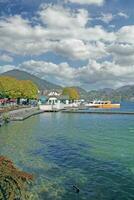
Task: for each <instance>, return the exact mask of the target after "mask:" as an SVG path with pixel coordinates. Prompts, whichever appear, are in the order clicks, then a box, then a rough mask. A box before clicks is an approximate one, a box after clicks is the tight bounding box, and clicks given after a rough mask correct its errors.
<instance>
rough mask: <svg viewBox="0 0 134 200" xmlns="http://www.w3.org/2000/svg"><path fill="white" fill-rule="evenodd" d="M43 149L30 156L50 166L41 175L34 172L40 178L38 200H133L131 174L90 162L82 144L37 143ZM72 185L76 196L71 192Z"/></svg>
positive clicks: (120, 166)
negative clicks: (77, 191)
mask: <svg viewBox="0 0 134 200" xmlns="http://www.w3.org/2000/svg"><path fill="white" fill-rule="evenodd" d="M40 142H41V143H42V144H45V145H46V146H47V151H46V148H45V149H44V148H43V147H42V148H40V149H38V150H36V151H33V152H31V153H32V155H33V156H35V157H36V156H37V157H38V156H41V157H42V159H43V160H44V162H52V163H53V165H52V167H50V168H49V169H47V170H45V169H44V171H42V172H41V171H38V169H35V171H36V172H35V173H37V172H38V173H39V176H40V175H41V174H42V175H41V176H42V178H40V179H39V180H38V181H39V182H38V185H40V182H42V181H43V184H44V186H43V189H39V190H38V194H39V198H40V199H41V200H43V199H45V200H52V199H55V200H76V199H79V200H133V199H134V174H133V173H132V172H131V171H130V170H129V169H127V168H126V167H125V166H124V165H123V164H122V163H119V162H117V161H105V160H102V159H97V158H93V157H92V156H91V155H90V154H89V153H88V154H87V153H84V152H86V149H90V148H91V147H90V146H88V145H85V144H82V143H81V144H75V145H74V144H70V142H68V141H67V140H66V139H61V138H58V137H57V139H56V140H54V141H52V140H51V141H49V140H47V141H43V140H41V141H40ZM73 185H75V186H77V187H78V188H80V192H79V193H76V191H74V190H73Z"/></svg>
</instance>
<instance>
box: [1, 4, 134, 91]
mask: <svg viewBox="0 0 134 200" xmlns="http://www.w3.org/2000/svg"><path fill="white" fill-rule="evenodd" d="M133 7H134V1H132V0H127V1H126V0H51V1H50V0H38V1H37V0H0V73H2V72H4V71H8V70H12V69H20V70H24V71H27V72H30V73H32V74H35V75H37V76H39V77H41V78H44V79H46V80H49V81H51V82H55V83H56V84H61V85H63V86H64V85H70V86H71V85H78V86H81V87H83V88H85V89H87V90H90V89H98V88H104V87H112V88H117V87H120V86H123V85H128V84H134V80H133V77H134V13H133Z"/></svg>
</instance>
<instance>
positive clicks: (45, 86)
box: [0, 70, 62, 90]
mask: <svg viewBox="0 0 134 200" xmlns="http://www.w3.org/2000/svg"><path fill="white" fill-rule="evenodd" d="M0 75H2V76H12V77H15V78H16V79H18V80H31V81H33V82H34V83H35V84H36V85H37V86H38V88H39V90H52V89H55V90H60V89H62V87H61V86H59V85H56V84H53V83H50V82H49V81H46V80H44V79H40V78H39V77H37V76H35V75H33V74H30V73H28V72H25V71H21V70H11V71H7V72H4V73H2V74H0Z"/></svg>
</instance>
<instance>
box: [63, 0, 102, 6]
mask: <svg viewBox="0 0 134 200" xmlns="http://www.w3.org/2000/svg"><path fill="white" fill-rule="evenodd" d="M66 1H67V2H71V3H77V4H88V5H97V6H102V5H103V4H104V2H105V0H66Z"/></svg>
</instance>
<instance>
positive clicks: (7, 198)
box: [0, 156, 33, 200]
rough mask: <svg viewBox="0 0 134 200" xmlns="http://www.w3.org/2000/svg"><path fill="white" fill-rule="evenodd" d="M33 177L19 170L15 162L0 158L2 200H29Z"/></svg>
mask: <svg viewBox="0 0 134 200" xmlns="http://www.w3.org/2000/svg"><path fill="white" fill-rule="evenodd" d="M32 181H33V176H32V175H31V174H28V173H26V172H23V171H20V170H19V169H17V168H16V167H15V166H14V164H13V162H12V161H11V160H9V159H8V158H6V157H3V156H0V200H14V199H16V200H17V199H18V200H29V199H31V194H30V192H29V191H28V190H29V186H30V184H31V183H32Z"/></svg>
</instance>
